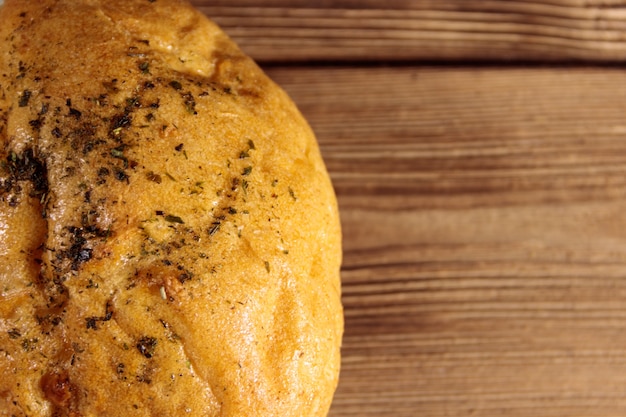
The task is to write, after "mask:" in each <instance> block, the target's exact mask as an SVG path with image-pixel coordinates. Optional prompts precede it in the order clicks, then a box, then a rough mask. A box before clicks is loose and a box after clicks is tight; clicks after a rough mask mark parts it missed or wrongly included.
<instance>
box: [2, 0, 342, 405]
mask: <svg viewBox="0 0 626 417" xmlns="http://www.w3.org/2000/svg"><path fill="white" fill-rule="evenodd" d="M0 161H1V162H0V375H2V376H1V377H0V415H2V416H28V417H39V416H55V417H58V416H73V417H77V416H85V417H87V416H116V417H117V416H120V417H128V416H160V417H162V416H204V417H206V416H223V417H227V416H229V417H230V416H246V417H253V416H277V417H278V416H280V417H287V416H294V417H308V416H325V415H326V414H327V412H328V409H329V406H330V402H331V399H332V396H333V392H334V390H335V387H336V384H337V378H338V372H339V363H340V343H341V336H342V330H343V321H342V308H341V304H340V282H339V266H340V262H341V241H340V227H339V221H338V214H337V206H336V201H335V196H334V194H333V189H332V187H331V183H330V180H329V177H328V174H327V172H326V170H325V167H324V164H323V162H322V159H321V156H320V152H319V149H318V147H317V144H316V141H315V138H314V135H313V133H312V131H311V129H310V128H309V127H308V125H307V123H306V122H305V120H304V119H303V118H302V116H301V114H300V113H299V112H298V110H297V109H296V107H295V106H294V104H293V103H292V102H291V101H290V99H289V98H288V97H287V95H286V94H285V93H284V92H283V91H282V90H281V89H280V88H279V87H277V86H276V85H275V84H274V83H273V82H272V81H271V80H270V79H268V77H267V76H266V75H264V73H263V72H262V71H261V70H260V69H259V67H258V66H256V65H255V63H254V62H253V61H252V60H251V59H250V58H248V57H247V56H245V55H244V54H243V53H242V52H241V51H240V50H239V49H238V48H237V46H236V45H235V44H234V43H233V42H232V41H231V40H230V39H229V38H228V37H227V36H226V35H225V34H224V33H223V32H222V31H221V30H220V29H219V28H218V27H217V26H216V25H215V24H213V23H211V22H210V21H209V20H207V19H206V18H205V17H204V15H202V14H201V13H200V12H198V11H196V10H194V9H193V8H192V7H191V6H190V5H189V4H188V3H186V2H184V1H181V0H106V1H105V0H102V1H101V0H80V1H79V0H37V1H35V0H28V1H27V0H6V1H5V4H4V6H2V8H0Z"/></svg>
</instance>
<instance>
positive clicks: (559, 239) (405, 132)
mask: <svg viewBox="0 0 626 417" xmlns="http://www.w3.org/2000/svg"><path fill="white" fill-rule="evenodd" d="M268 72H269V74H270V75H271V76H272V77H273V78H274V79H275V80H276V81H278V82H279V83H280V84H281V85H283V86H284V87H285V88H286V89H287V91H288V92H289V93H290V94H291V95H292V97H293V98H294V100H295V101H296V102H297V104H298V105H299V106H300V108H301V109H302V111H303V113H304V114H305V115H306V117H307V118H308V119H309V120H310V122H311V124H312V126H313V128H314V129H315V131H316V132H317V134H318V137H319V141H320V144H321V148H322V151H323V154H324V156H325V159H326V161H327V165H328V168H329V170H330V172H331V175H332V178H333V181H334V183H335V186H336V190H337V193H338V196H339V202H340V208H341V214H342V223H343V230H344V235H345V239H344V247H345V262H344V267H343V285H344V286H343V288H344V303H345V309H346V310H345V315H346V334H345V340H344V351H343V354H344V356H343V371H342V377H341V381H340V386H339V389H338V392H337V395H336V399H335V402H334V405H333V408H332V411H331V416H332V417H348V416H353V417H354V416H364V417H366V416H389V417H392V416H393V417H414V416H433V417H434V416H470V415H475V416H481V417H489V416H493V417H496V416H498V417H501V416H504V415H506V416H525V417H531V416H532V417H538V416H559V417H573V416H623V415H626V394H625V389H624V387H625V386H626V330H625V329H626V117H625V116H626V73H625V72H624V71H622V70H619V69H612V68H604V69H602V68H591V67H589V68H564V67H561V68H545V67H544V68H510V67H509V68H506V67H504V68H496V67H471V66H468V67H456V68H454V67H453V68H446V67H408V66H407V67H402V66H400V67H386V68H382V67H380V68H364V67H318V68H306V67H273V68H268Z"/></svg>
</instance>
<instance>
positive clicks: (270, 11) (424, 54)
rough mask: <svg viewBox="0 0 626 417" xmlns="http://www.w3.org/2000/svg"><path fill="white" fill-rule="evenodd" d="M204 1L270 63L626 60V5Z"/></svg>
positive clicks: (201, 2)
mask: <svg viewBox="0 0 626 417" xmlns="http://www.w3.org/2000/svg"><path fill="white" fill-rule="evenodd" d="M194 3H195V4H196V5H197V6H198V7H199V8H200V9H201V10H202V11H203V12H204V13H206V14H207V15H208V16H210V17H211V18H213V19H214V20H215V21H216V22H218V23H219V24H220V25H221V26H222V27H224V28H225V29H226V30H227V31H228V32H229V33H230V34H231V36H232V37H233V38H234V39H235V40H236V41H237V42H238V43H239V44H240V46H241V47H242V48H243V49H244V50H245V51H246V52H248V53H249V54H251V55H252V56H253V57H254V58H256V59H259V60H262V61H300V62H302V61H307V60H334V61H338V60H341V61H355V60H361V61H375V60H379V59H385V60H413V59H428V60H439V59H446V60H458V59H465V60H467V59H471V60H523V61H528V60H532V61H546V60H548V61H571V60H575V61H599V62H624V60H625V59H626V0H537V1H529V0H479V1H471V0H415V1H409V0H385V1H381V0H321V1H309V0H265V1H258V0H195V1H194Z"/></svg>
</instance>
